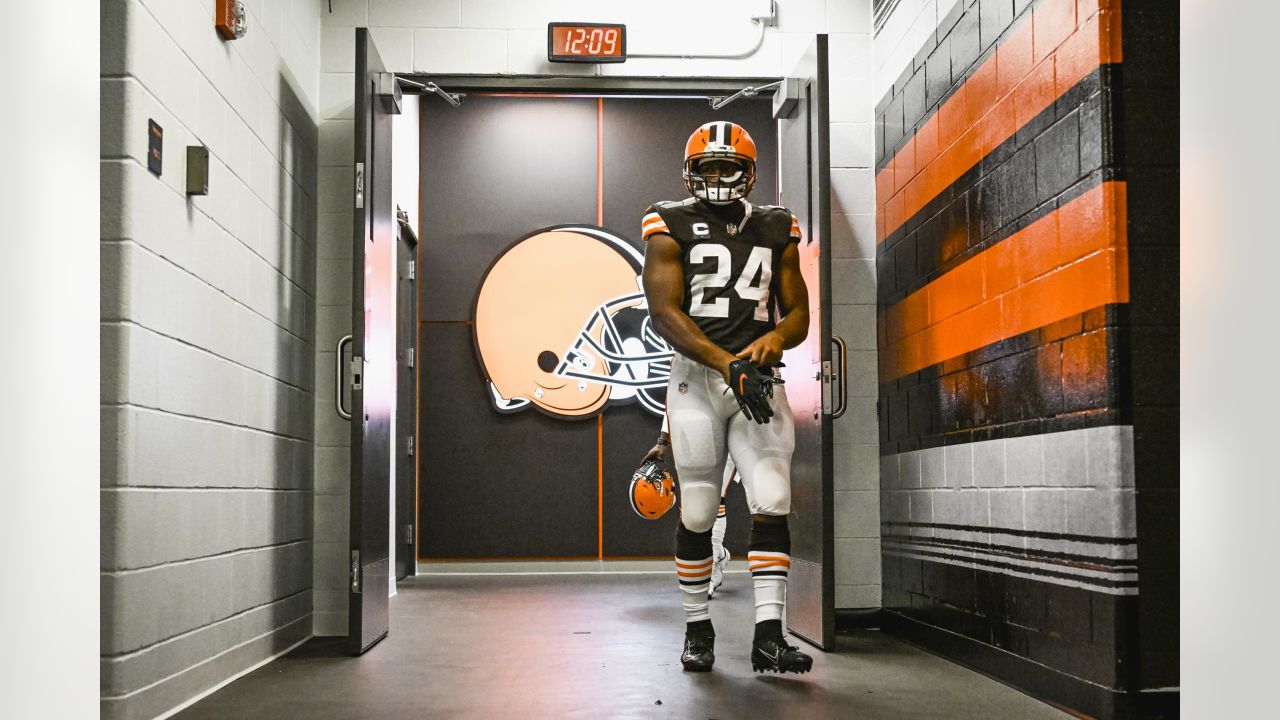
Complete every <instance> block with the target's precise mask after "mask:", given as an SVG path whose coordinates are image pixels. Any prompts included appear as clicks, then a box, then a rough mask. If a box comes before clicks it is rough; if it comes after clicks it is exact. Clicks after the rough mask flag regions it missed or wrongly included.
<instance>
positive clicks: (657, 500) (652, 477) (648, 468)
mask: <svg viewBox="0 0 1280 720" xmlns="http://www.w3.org/2000/svg"><path fill="white" fill-rule="evenodd" d="M675 504H676V482H675V480H674V479H673V478H672V477H671V470H670V469H668V468H667V465H666V463H663V462H662V461H660V460H650V461H648V462H646V463H645V464H643V465H641V466H640V468H639V469H638V470H636V472H635V474H634V475H632V476H631V509H632V510H635V511H636V514H637V515H639V516H640V517H642V518H644V519H645V520H657V519H658V518H660V517H662V516H663V515H666V514H667V511H668V510H670V509H671V508H672V507H674V506H675Z"/></svg>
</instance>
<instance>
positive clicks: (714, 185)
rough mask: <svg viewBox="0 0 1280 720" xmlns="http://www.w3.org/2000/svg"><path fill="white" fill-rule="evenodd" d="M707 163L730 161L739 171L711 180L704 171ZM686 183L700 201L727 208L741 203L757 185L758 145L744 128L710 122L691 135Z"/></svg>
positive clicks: (686, 144) (686, 163) (685, 173)
mask: <svg viewBox="0 0 1280 720" xmlns="http://www.w3.org/2000/svg"><path fill="white" fill-rule="evenodd" d="M704 160H729V161H732V162H734V163H737V165H738V167H739V172H738V173H737V174H731V175H727V176H716V177H708V176H707V175H705V174H704V173H703V172H702V169H701V163H702V162H703V161H704ZM684 184H685V185H686V186H687V187H688V188H689V192H690V193H692V194H693V196H694V197H696V198H698V199H699V200H704V201H706V202H708V203H711V204H712V205H727V204H729V203H731V202H734V201H736V200H741V199H743V198H745V197H746V196H747V194H748V193H750V192H751V188H753V187H754V186H755V184H756V143H755V141H754V140H752V139H751V134H750V133H748V132H747V131H746V130H745V129H744V128H743V127H742V126H741V125H738V124H737V123H731V122H728V121H727V120H720V121H716V122H709V123H707V124H705V125H703V126H702V127H700V128H698V129H697V130H694V131H693V134H692V135H690V136H689V141H688V142H686V143H685V145H684Z"/></svg>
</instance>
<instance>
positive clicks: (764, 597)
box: [747, 550, 791, 622]
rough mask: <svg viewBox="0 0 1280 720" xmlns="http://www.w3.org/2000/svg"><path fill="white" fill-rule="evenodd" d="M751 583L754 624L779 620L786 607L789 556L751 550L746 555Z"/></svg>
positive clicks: (789, 566)
mask: <svg viewBox="0 0 1280 720" xmlns="http://www.w3.org/2000/svg"><path fill="white" fill-rule="evenodd" d="M747 565H748V567H750V568H751V581H752V584H753V585H755V590H756V593H755V594H756V622H762V621H764V620H781V619H782V611H783V608H785V607H786V605H787V571H788V570H789V569H790V568H791V556H790V555H788V554H787V553H778V552H762V551H759V550H752V551H750V552H748V553H747Z"/></svg>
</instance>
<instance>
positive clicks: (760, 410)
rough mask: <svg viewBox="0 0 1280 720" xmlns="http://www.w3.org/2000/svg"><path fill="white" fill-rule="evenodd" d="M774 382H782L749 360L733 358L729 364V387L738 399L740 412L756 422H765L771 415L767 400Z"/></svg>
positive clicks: (770, 396) (771, 411) (771, 392)
mask: <svg viewBox="0 0 1280 720" xmlns="http://www.w3.org/2000/svg"><path fill="white" fill-rule="evenodd" d="M774 383H777V384H779V385H780V384H782V380H780V379H778V378H775V377H774V376H773V373H772V372H770V371H769V370H768V369H766V368H762V367H760V366H759V365H756V364H755V363H753V362H751V361H750V360H734V361H733V362H732V363H730V364H729V387H730V388H731V389H732V390H733V396H734V397H735V398H736V399H737V400H738V407H740V408H742V414H743V415H746V416H747V417H748V418H750V419H751V420H755V421H756V422H757V423H767V422H769V418H771V417H773V408H772V407H770V405H769V400H770V399H772V398H773V386H774Z"/></svg>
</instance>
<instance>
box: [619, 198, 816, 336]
mask: <svg viewBox="0 0 1280 720" xmlns="http://www.w3.org/2000/svg"><path fill="white" fill-rule="evenodd" d="M641 227H642V230H641V234H642V236H643V237H644V239H645V240H648V239H649V237H650V236H652V235H653V234H655V233H665V234H667V235H670V236H671V237H673V238H675V241H676V242H677V243H678V244H679V245H680V258H681V264H682V266H683V268H684V282H685V286H684V305H683V310H684V311H685V313H686V314H687V315H688V316H689V317H690V318H691V319H692V320H693V322H694V324H695V325H697V326H698V328H699V329H700V330H702V332H703V333H704V334H705V335H706V336H707V338H708V339H710V340H711V342H713V343H715V344H716V345H719V346H720V347H721V348H723V349H724V350H727V351H728V352H731V353H736V352H738V351H739V350H741V349H742V348H744V347H746V346H747V345H749V344H751V342H752V341H753V340H755V339H756V338H758V337H760V336H761V335H763V334H765V333H767V332H769V331H770V330H772V329H773V328H774V327H775V326H776V325H777V317H776V311H775V307H776V303H777V280H776V278H777V276H778V268H779V267H780V266H781V264H782V251H783V250H784V249H785V248H786V246H787V244H788V243H792V242H799V241H800V223H799V221H798V220H797V219H796V216H795V215H793V214H792V213H791V211H790V210H787V209H786V208H782V207H777V206H774V205H751V204H750V203H748V202H746V201H745V200H744V201H742V204H741V206H740V207H737V208H735V207H732V206H731V207H729V208H726V210H724V211H718V210H713V209H712V208H710V207H708V206H707V205H706V204H704V203H702V202H699V201H698V200H696V199H694V198H689V199H687V200H684V201H680V202H657V203H654V204H653V205H650V206H649V207H648V208H647V209H646V210H645V214H644V219H643V220H642V221H641Z"/></svg>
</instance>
